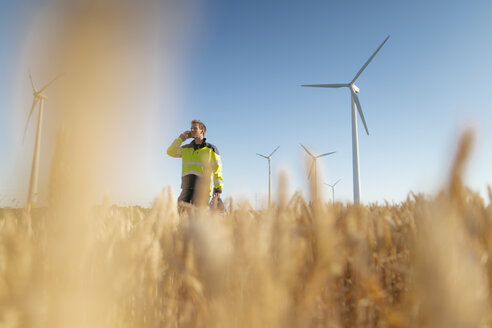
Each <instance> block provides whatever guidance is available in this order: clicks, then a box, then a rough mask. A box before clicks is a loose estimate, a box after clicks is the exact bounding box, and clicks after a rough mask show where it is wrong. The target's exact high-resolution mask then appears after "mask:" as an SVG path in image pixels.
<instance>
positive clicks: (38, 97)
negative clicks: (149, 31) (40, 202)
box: [24, 73, 59, 207]
mask: <svg viewBox="0 0 492 328" xmlns="http://www.w3.org/2000/svg"><path fill="white" fill-rule="evenodd" d="M58 78H59V76H57V77H55V78H54V79H53V80H51V81H50V82H49V83H48V84H46V85H45V86H44V87H42V88H41V89H40V90H39V91H38V90H37V89H36V86H35V85H34V81H33V80H32V76H31V74H30V73H29V79H30V80H31V86H32V89H33V95H34V99H33V101H32V106H31V110H30V111H29V116H28V118H27V121H26V127H25V129H24V137H25V136H26V132H27V126H28V124H29V120H30V119H31V115H32V113H33V112H34V108H35V107H36V105H37V104H38V103H39V113H38V126H37V129H36V142H35V144H34V154H33V157H32V168H31V178H30V180H29V192H28V194H27V206H28V207H30V206H31V205H35V204H36V200H37V193H38V171H39V150H40V146H41V128H42V125H43V105H44V100H45V99H46V96H45V95H44V94H43V93H42V92H43V91H44V90H46V89H47V88H48V87H49V86H50V85H51V84H52V83H53V82H55V80H57V79H58Z"/></svg>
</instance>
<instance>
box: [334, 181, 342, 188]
mask: <svg viewBox="0 0 492 328" xmlns="http://www.w3.org/2000/svg"><path fill="white" fill-rule="evenodd" d="M340 180H342V179H338V180H337V182H335V184H334V185H333V187H335V186H336V185H337V183H339V182H340Z"/></svg>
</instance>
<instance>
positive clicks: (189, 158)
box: [167, 120, 223, 204]
mask: <svg viewBox="0 0 492 328" xmlns="http://www.w3.org/2000/svg"><path fill="white" fill-rule="evenodd" d="M205 132H207V128H206V127H205V124H203V123H202V122H201V121H199V120H193V121H191V131H185V132H183V133H181V135H180V136H179V137H178V138H177V139H176V140H174V142H173V143H172V144H171V146H169V148H168V149H167V154H168V155H169V156H172V157H181V158H182V174H181V176H182V177H181V194H180V195H179V198H178V203H180V202H185V203H191V204H196V202H197V197H198V195H197V194H198V191H199V187H200V186H202V188H204V189H207V190H206V191H208V194H209V196H210V194H211V190H210V180H211V178H212V176H213V185H214V188H213V197H214V198H217V199H218V198H219V197H220V194H221V193H222V187H223V179H222V163H221V160H220V155H219V150H218V149H217V147H215V146H214V145H212V144H210V143H208V142H207V139H206V138H205ZM188 138H194V140H193V141H192V142H190V143H189V144H187V145H184V146H181V144H182V143H183V142H184V141H185V140H186V139H188Z"/></svg>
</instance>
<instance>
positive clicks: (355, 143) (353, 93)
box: [302, 35, 390, 203]
mask: <svg viewBox="0 0 492 328" xmlns="http://www.w3.org/2000/svg"><path fill="white" fill-rule="evenodd" d="M389 37H390V36H389V35H388V36H387V37H386V39H384V41H383V42H382V43H381V45H380V46H379V47H378V48H377V49H376V51H375V52H374V53H373V54H372V56H371V57H369V59H368V60H367V61H366V62H365V64H364V65H363V66H362V68H361V69H360V70H359V72H357V74H356V75H355V77H354V78H353V79H352V81H350V82H349V83H339V84H305V85H302V86H303V87H317V88H343V87H347V88H349V89H350V98H351V103H352V161H353V172H354V173H353V175H354V202H355V203H359V202H360V180H359V172H360V171H359V140H358V133H357V114H356V112H355V109H356V108H357V110H358V112H359V115H360V118H361V120H362V123H363V124H364V128H365V130H366V133H367V135H369V130H368V129H367V124H366V120H365V119H364V114H363V113H362V107H361V106H360V102H359V98H358V97H357V93H359V88H358V87H357V86H356V85H355V82H356V81H357V79H358V78H359V77H360V75H361V74H362V72H363V71H364V70H365V69H366V67H367V65H369V63H370V62H371V60H372V59H373V58H374V56H376V54H377V53H378V51H379V50H380V49H381V48H382V47H383V45H384V44H385V43H386V41H388V39H389Z"/></svg>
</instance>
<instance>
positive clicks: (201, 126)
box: [191, 120, 207, 135]
mask: <svg viewBox="0 0 492 328" xmlns="http://www.w3.org/2000/svg"><path fill="white" fill-rule="evenodd" d="M195 123H196V124H198V126H199V127H200V129H201V130H202V131H203V135H205V132H207V127H206V126H205V124H203V122H202V121H200V120H193V121H191V125H193V124H195Z"/></svg>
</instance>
